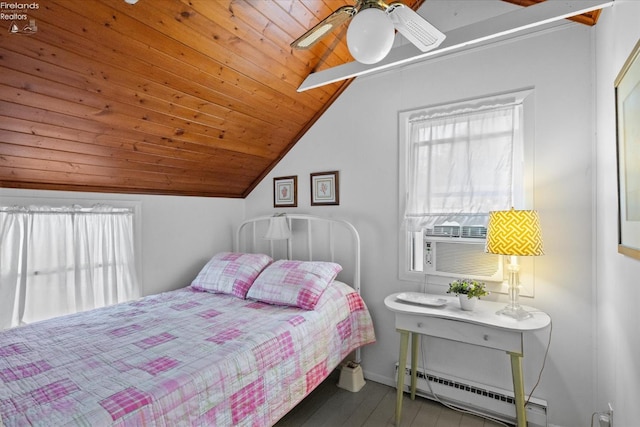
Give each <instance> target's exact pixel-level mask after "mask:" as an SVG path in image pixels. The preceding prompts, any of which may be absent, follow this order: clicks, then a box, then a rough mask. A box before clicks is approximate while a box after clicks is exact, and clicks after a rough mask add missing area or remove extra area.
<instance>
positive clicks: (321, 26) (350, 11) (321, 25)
mask: <svg viewBox="0 0 640 427" xmlns="http://www.w3.org/2000/svg"><path fill="white" fill-rule="evenodd" d="M355 14H356V8H355V7H353V6H342V7H340V8H338V9H336V10H335V11H334V12H333V13H332V14H331V15H329V16H327V17H326V18H324V19H323V20H322V21H320V22H318V23H317V24H316V25H314V26H313V27H312V28H311V29H310V30H309V31H307V32H306V33H304V34H303V35H301V36H300V37H298V38H297V39H295V40H294V41H293V42H292V43H291V47H292V48H295V49H309V48H310V47H311V46H313V45H315V44H316V43H317V42H319V41H320V39H322V37H324V36H325V35H327V34H328V33H329V32H331V31H332V30H333V29H334V28H335V27H337V26H339V25H340V24H342V23H343V22H345V21H346V20H347V19H349V18H351V17H352V16H353V15H355Z"/></svg>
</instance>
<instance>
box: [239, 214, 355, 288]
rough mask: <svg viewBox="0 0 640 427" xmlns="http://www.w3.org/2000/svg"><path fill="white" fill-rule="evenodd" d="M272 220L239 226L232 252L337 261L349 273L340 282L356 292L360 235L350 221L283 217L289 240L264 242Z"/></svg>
mask: <svg viewBox="0 0 640 427" xmlns="http://www.w3.org/2000/svg"><path fill="white" fill-rule="evenodd" d="M272 218H274V217H273V216H261V217H257V218H251V219H248V220H246V221H244V222H243V223H242V224H240V225H239V226H238V228H237V230H236V236H235V243H234V245H235V246H234V247H235V250H236V251H240V252H260V253H266V254H268V255H270V256H271V257H272V258H274V259H286V258H289V259H298V260H304V261H332V262H337V263H339V264H340V265H342V267H343V272H342V273H346V274H348V272H349V271H350V272H351V273H352V279H351V280H344V279H341V280H342V281H344V282H345V283H347V284H349V285H351V286H352V287H353V288H354V289H355V290H356V291H358V293H360V235H359V234H358V231H357V230H356V228H355V227H354V226H353V225H352V224H351V223H350V222H348V221H345V220H341V219H334V218H326V217H319V216H313V215H304V214H287V215H285V218H286V219H287V223H288V224H289V228H290V229H291V237H290V238H289V239H286V240H282V241H273V240H265V239H264V235H265V233H266V230H267V228H268V226H269V222H270V220H271V219H272ZM283 252H284V254H283ZM342 273H341V274H342ZM339 278H340V276H339Z"/></svg>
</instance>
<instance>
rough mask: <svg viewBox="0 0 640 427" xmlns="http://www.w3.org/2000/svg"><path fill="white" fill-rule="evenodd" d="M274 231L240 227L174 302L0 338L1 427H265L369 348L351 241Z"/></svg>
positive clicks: (159, 298) (262, 223)
mask: <svg viewBox="0 0 640 427" xmlns="http://www.w3.org/2000/svg"><path fill="white" fill-rule="evenodd" d="M285 221H286V222H287V225H288V227H289V228H290V230H291V232H292V234H291V237H289V238H288V239H286V240H283V241H274V240H269V241H266V240H264V239H263V238H262V237H261V236H263V235H264V233H265V229H266V228H267V227H268V225H269V223H270V222H272V217H260V218H256V219H252V220H249V221H245V222H243V223H242V224H241V225H240V226H239V227H238V229H237V232H236V239H235V248H234V249H233V250H232V251H229V252H223V253H219V254H215V255H214V256H213V257H212V258H211V260H209V262H207V264H206V265H205V266H204V267H203V269H202V270H201V271H200V273H199V274H198V276H197V277H196V278H195V279H194V280H193V281H192V282H191V283H190V284H189V285H188V286H185V287H183V288H181V289H178V290H175V291H171V292H165V293H162V294H158V295H152V296H148V297H144V298H141V299H138V300H135V301H131V302H128V303H124V304H118V305H114V306H110V307H105V308H101V309H97V310H92V311H88V312H84V313H77V314H73V315H69V316H63V317H59V318H55V319H51V320H47V321H43V322H39V323H34V324H31V325H27V326H23V327H19V328H14V329H10V330H7V331H4V332H2V333H0V416H1V417H2V418H1V422H0V425H3V424H4V425H5V426H23V425H41V426H51V425H87V426H103V425H104V426H106V425H121V426H133V425H156V426H176V425H197V426H213V425H215V426H268V425H273V424H274V423H276V422H277V421H278V420H279V419H280V418H281V417H282V416H284V415H285V414H286V413H287V412H288V411H289V410H290V409H291V408H293V407H294V406H295V405H296V404H297V403H298V402H300V401H301V400H302V399H303V398H304V397H305V396H306V395H307V394H309V393H310V392H311V391H312V390H313V389H314V388H315V387H316V386H317V385H318V384H320V383H321V382H322V381H323V380H324V379H325V378H326V377H327V376H328V375H329V374H330V373H331V371H332V370H333V369H334V368H336V367H337V366H338V365H339V364H340V363H341V362H342V361H343V360H344V359H345V358H346V357H347V356H349V355H350V354H352V353H353V352H354V350H356V349H357V350H356V353H355V358H356V360H357V361H358V360H359V348H360V347H361V346H363V345H366V344H370V343H372V342H374V341H375V336H374V331H373V326H372V322H371V318H370V315H369V312H368V310H367V308H366V306H365V304H364V302H363V300H362V299H361V297H360V295H359V274H360V273H359V262H360V260H359V257H360V255H359V238H358V235H357V232H356V231H355V228H353V226H352V225H351V224H349V223H346V222H344V221H339V220H330V219H322V218H318V217H311V216H305V215H291V216H287V217H286V219H285ZM298 223H300V224H298ZM316 223H317V224H318V225H319V226H320V227H321V228H320V230H317V229H314V227H316V225H311V224H316ZM324 227H326V228H324ZM339 228H341V229H344V230H346V233H340V232H337V231H336V229H339ZM342 234H346V235H347V236H348V237H347V243H345V242H342V241H341V240H340V239H341V238H342V237H339V236H341V235H342ZM315 235H319V236H320V237H319V238H314V236H315ZM303 241H304V243H302V242H303ZM319 245H322V246H324V245H326V246H327V250H323V251H322V252H323V255H322V256H321V255H320V254H319V250H318V249H317V247H318V246H319ZM260 246H263V247H262V248H260ZM279 252H282V253H284V254H285V255H284V256H279V255H278V254H279ZM298 253H301V254H302V255H298ZM324 254H326V255H324ZM341 256H345V257H346V258H345V261H344V262H343V263H344V265H345V268H343V267H342V265H343V264H342V263H341V262H342V261H341V262H338V261H337V260H341V258H340V257H341ZM345 273H347V274H346V275H347V276H348V277H349V278H348V279H345V278H344V276H345ZM345 282H350V285H352V286H348V285H347V284H345Z"/></svg>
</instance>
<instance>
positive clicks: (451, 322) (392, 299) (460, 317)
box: [384, 293, 551, 427]
mask: <svg viewBox="0 0 640 427" xmlns="http://www.w3.org/2000/svg"><path fill="white" fill-rule="evenodd" d="M399 294H400V293H395V294H392V295H389V296H388V297H387V298H385V300H384V305H385V306H386V307H387V308H388V309H389V310H391V311H393V312H394V313H395V316H396V330H397V331H398V332H399V333H400V356H399V360H398V382H397V398H396V426H400V419H401V417H402V394H403V389H404V377H405V376H404V372H405V369H406V364H407V350H408V346H409V337H411V399H415V394H416V370H417V363H418V337H419V336H420V335H427V336H432V337H438V338H444V339H447V340H452V341H458V342H462V343H467V344H471V345H477V346H482V347H488V348H492V349H496V350H502V351H506V352H507V353H508V354H509V356H510V358H511V374H512V378H513V392H514V396H515V405H516V418H517V422H518V423H517V426H518V427H526V425H527V416H526V412H525V407H524V402H525V400H524V397H525V395H524V380H523V377H522V358H523V357H524V345H523V336H524V333H525V332H529V331H535V330H538V329H542V328H545V327H547V326H548V325H549V324H550V322H551V319H550V317H549V316H548V315H547V314H546V313H543V312H541V311H539V310H536V309H534V308H532V307H525V308H526V309H527V310H528V311H530V312H532V314H533V316H532V317H529V318H527V319H525V320H519V321H518V320H516V319H512V318H510V317H507V316H502V315H497V314H496V311H498V310H500V309H502V308H503V307H504V306H505V303H497V302H491V301H484V300H481V301H478V303H477V304H476V307H475V309H474V311H463V310H461V309H460V305H459V303H458V300H457V298H453V297H443V296H440V295H437V296H436V295H431V296H432V297H434V298H445V299H447V304H446V305H444V306H440V307H434V306H428V305H419V304H412V303H407V302H403V301H400V300H398V299H397V296H398V295H399Z"/></svg>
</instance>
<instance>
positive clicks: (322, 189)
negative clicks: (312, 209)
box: [311, 171, 340, 206]
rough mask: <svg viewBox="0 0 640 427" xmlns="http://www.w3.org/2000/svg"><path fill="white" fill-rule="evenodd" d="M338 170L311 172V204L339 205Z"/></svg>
mask: <svg viewBox="0 0 640 427" xmlns="http://www.w3.org/2000/svg"><path fill="white" fill-rule="evenodd" d="M338 176H339V172H338V171H331V172H317V173H312V174H311V206H320V205H339V204H340V188H339V186H338V184H339V182H338Z"/></svg>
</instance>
